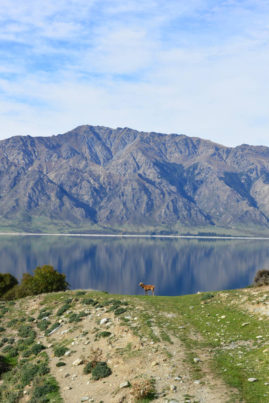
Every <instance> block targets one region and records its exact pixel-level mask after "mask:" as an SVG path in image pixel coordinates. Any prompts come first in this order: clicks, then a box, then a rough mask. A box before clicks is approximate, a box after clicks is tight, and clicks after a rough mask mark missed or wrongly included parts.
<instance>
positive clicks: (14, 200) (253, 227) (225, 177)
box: [0, 126, 269, 234]
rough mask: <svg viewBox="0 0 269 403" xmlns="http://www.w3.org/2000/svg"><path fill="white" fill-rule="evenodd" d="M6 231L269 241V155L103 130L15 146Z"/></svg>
mask: <svg viewBox="0 0 269 403" xmlns="http://www.w3.org/2000/svg"><path fill="white" fill-rule="evenodd" d="M0 229H1V230H2V231H6V230H10V229H12V230H16V231H21V230H23V231H38V232H46V231H48V230H51V229H55V230H57V231H58V230H59V231H73V232H91V231H96V230H97V231H110V230H114V231H139V232H148V231H150V232H160V231H163V232H177V233H183V232H184V233H186V232H193V231H194V229H195V231H197V229H198V230H199V231H205V232H207V233H208V232H212V233H215V232H216V233H221V232H223V233H226V232H227V231H228V232H231V233H232V232H234V231H237V232H238V231H239V233H255V234H257V233H266V232H268V233H269V148H268V147H265V146H250V145H247V144H243V145H240V146H238V147H234V148H232V147H225V146H223V145H219V144H216V143H214V142H211V141H208V140H203V139H200V138H196V137H188V136H186V135H178V134H162V133H155V132H139V131H136V130H132V129H129V128H117V129H111V128H108V127H102V126H79V127H77V128H76V129H74V130H72V131H69V132H67V133H65V134H59V135H55V136H50V137H31V136H15V137H11V138H9V139H6V140H2V141H0Z"/></svg>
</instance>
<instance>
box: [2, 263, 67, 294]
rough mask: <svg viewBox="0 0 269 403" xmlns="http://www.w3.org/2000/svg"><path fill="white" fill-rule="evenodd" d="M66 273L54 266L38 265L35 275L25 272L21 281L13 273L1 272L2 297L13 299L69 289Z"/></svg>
mask: <svg viewBox="0 0 269 403" xmlns="http://www.w3.org/2000/svg"><path fill="white" fill-rule="evenodd" d="M68 286H69V285H68V283H67V282H66V279H65V274H61V273H58V272H57V271H56V270H55V269H54V268H53V267H52V266H49V265H44V266H42V267H39V266H38V267H36V269H35V270H34V275H33V276H32V275H31V274H29V273H24V274H23V276H22V280H21V283H20V284H18V280H17V279H16V278H15V277H13V276H12V275H11V274H0V299H4V300H13V299H17V298H22V297H26V296H29V295H38V294H43V293H48V292H54V291H65V290H67V289H68Z"/></svg>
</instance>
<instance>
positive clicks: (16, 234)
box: [0, 232, 269, 240]
mask: <svg viewBox="0 0 269 403" xmlns="http://www.w3.org/2000/svg"><path fill="white" fill-rule="evenodd" d="M0 236H55V237H56V236H59V237H84V238H146V239H150V238H156V239H159V238H165V239H216V240H217V239H221V240H224V239H225V240H269V236H268V237H265V236H263V237H262V236H243V235H241V236H236V235H227V236H217V235H215V236H214V235H167V234H100V233H93V234H72V233H44V232H43V233H38V232H0Z"/></svg>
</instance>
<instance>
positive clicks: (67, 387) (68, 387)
mask: <svg viewBox="0 0 269 403" xmlns="http://www.w3.org/2000/svg"><path fill="white" fill-rule="evenodd" d="M71 389H72V388H71V386H66V387H65V388H64V390H71Z"/></svg>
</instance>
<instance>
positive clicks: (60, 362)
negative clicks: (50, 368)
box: [56, 361, 66, 367]
mask: <svg viewBox="0 0 269 403" xmlns="http://www.w3.org/2000/svg"><path fill="white" fill-rule="evenodd" d="M65 365H66V363H65V362H63V361H59V362H57V364H56V367H64V366H65Z"/></svg>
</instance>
